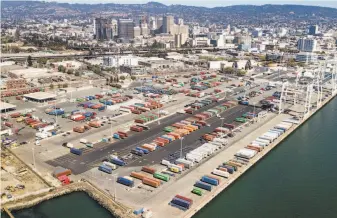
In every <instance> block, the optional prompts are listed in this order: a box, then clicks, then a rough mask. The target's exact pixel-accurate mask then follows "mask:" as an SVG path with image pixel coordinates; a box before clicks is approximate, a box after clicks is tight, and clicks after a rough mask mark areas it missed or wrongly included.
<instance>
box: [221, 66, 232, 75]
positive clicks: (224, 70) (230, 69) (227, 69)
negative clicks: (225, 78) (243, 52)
mask: <svg viewBox="0 0 337 218" xmlns="http://www.w3.org/2000/svg"><path fill="white" fill-rule="evenodd" d="M223 72H224V73H226V74H233V73H234V69H233V67H225V68H224V69H223Z"/></svg>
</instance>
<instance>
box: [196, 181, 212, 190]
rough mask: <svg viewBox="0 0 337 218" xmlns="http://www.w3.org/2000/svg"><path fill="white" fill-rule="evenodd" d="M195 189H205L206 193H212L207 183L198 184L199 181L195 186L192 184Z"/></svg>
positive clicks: (210, 186)
mask: <svg viewBox="0 0 337 218" xmlns="http://www.w3.org/2000/svg"><path fill="white" fill-rule="evenodd" d="M194 186H195V187H198V188H201V189H205V190H207V191H212V188H213V187H212V185H209V184H207V183H204V182H200V181H197V182H196V183H195V184H194Z"/></svg>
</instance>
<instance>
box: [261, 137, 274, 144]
mask: <svg viewBox="0 0 337 218" xmlns="http://www.w3.org/2000/svg"><path fill="white" fill-rule="evenodd" d="M259 139H261V140H264V141H266V142H268V143H269V144H270V143H271V141H272V139H270V138H269V137H264V136H260V137H259Z"/></svg>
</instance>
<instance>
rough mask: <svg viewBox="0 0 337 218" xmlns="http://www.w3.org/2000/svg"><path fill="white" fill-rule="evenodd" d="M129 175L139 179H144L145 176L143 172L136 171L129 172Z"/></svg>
mask: <svg viewBox="0 0 337 218" xmlns="http://www.w3.org/2000/svg"><path fill="white" fill-rule="evenodd" d="M130 176H131V177H134V178H137V179H140V180H142V179H144V178H145V177H146V175H145V174H143V173H137V172H131V174H130Z"/></svg>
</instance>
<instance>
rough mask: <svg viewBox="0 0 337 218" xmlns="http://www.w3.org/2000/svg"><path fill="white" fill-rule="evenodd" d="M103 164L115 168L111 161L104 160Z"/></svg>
mask: <svg viewBox="0 0 337 218" xmlns="http://www.w3.org/2000/svg"><path fill="white" fill-rule="evenodd" d="M103 164H104V165H106V166H108V167H110V168H111V169H113V170H115V169H117V166H116V165H115V164H113V163H110V162H107V161H104V162H103Z"/></svg>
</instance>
